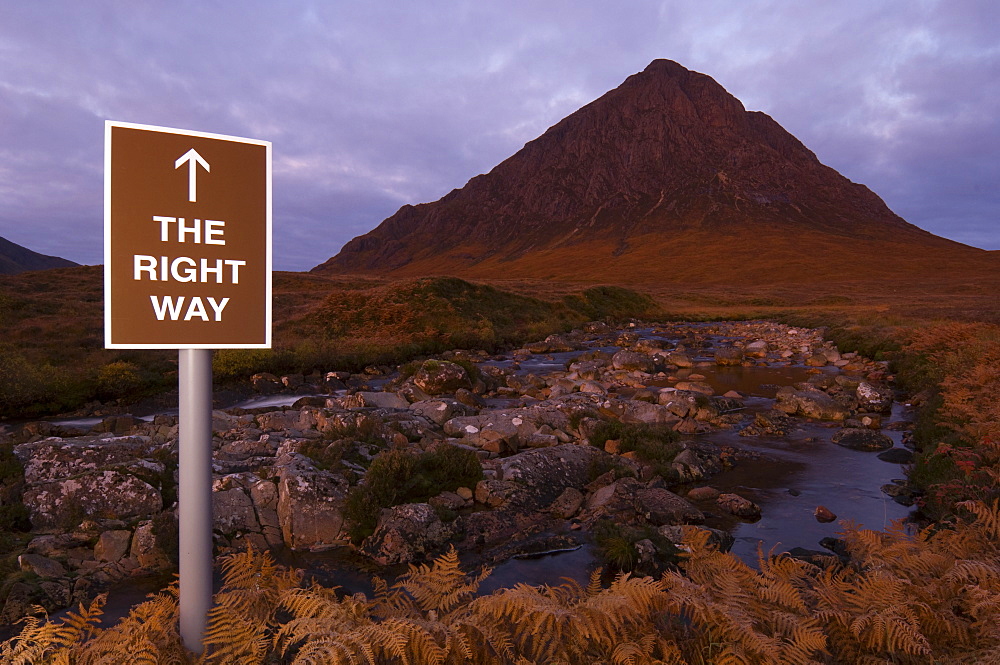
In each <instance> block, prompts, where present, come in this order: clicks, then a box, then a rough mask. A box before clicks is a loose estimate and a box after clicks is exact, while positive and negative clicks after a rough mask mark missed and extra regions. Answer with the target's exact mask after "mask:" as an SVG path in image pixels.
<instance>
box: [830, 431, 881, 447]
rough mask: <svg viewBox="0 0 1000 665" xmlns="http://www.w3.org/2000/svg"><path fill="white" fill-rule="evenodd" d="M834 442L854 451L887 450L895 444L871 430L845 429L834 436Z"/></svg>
mask: <svg viewBox="0 0 1000 665" xmlns="http://www.w3.org/2000/svg"><path fill="white" fill-rule="evenodd" d="M832 441H833V442H834V443H836V444H837V445H839V446H844V447H845V448H851V449H853V450H887V449H889V448H892V446H893V442H892V439H890V438H889V437H888V436H886V435H885V434H882V433H881V432H877V431H875V430H871V429H864V428H857V427H845V428H844V429H842V430H840V431H839V432H837V433H836V434H834V435H833V439H832Z"/></svg>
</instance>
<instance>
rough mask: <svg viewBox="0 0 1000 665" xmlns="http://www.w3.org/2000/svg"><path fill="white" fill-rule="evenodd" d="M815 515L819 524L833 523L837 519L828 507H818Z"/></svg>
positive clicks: (814, 512)
mask: <svg viewBox="0 0 1000 665" xmlns="http://www.w3.org/2000/svg"><path fill="white" fill-rule="evenodd" d="M813 515H814V516H815V517H816V521H817V522H832V521H833V520H835V519H837V516H836V515H835V514H834V513H833V511H832V510H830V509H829V508H827V507H826V506H816V510H815V511H813Z"/></svg>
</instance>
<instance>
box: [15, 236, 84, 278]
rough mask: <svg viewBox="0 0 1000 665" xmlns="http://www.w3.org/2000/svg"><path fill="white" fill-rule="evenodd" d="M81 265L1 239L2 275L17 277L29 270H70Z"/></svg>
mask: <svg viewBox="0 0 1000 665" xmlns="http://www.w3.org/2000/svg"><path fill="white" fill-rule="evenodd" d="M75 265H79V264H78V263H73V262H72V261H68V260H66V259H61V258H59V257H58V256H46V255H44V254H39V253H38V252H33V251H31V250H30V249H28V248H27V247H21V246H20V245H18V244H15V243H12V242H11V241H9V240H6V239H4V238H0V275H16V274H18V273H21V272H26V271H28V270H48V269H49V268H69V267H71V266H75Z"/></svg>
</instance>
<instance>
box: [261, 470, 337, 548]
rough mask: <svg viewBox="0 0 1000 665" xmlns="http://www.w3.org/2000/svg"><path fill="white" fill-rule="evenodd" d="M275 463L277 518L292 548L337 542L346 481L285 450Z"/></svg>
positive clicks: (334, 543) (322, 545)
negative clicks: (287, 453) (279, 462)
mask: <svg viewBox="0 0 1000 665" xmlns="http://www.w3.org/2000/svg"><path fill="white" fill-rule="evenodd" d="M283 459H284V460H285V463H284V464H282V465H281V466H279V467H278V507H277V510H278V519H279V521H280V522H281V530H282V535H283V537H284V540H285V544H286V545H287V546H288V547H290V548H292V549H308V548H317V547H328V546H330V545H336V544H341V543H342V539H341V531H342V529H343V526H344V516H343V507H344V500H345V499H346V497H347V490H348V482H347V479H345V478H344V477H343V476H341V475H338V474H334V473H331V472H329V471H319V470H316V468H315V467H314V466H313V465H312V463H311V462H310V461H308V460H307V459H306V458H304V457H303V456H301V455H297V454H294V453H292V454H289V455H287V456H286V458H283Z"/></svg>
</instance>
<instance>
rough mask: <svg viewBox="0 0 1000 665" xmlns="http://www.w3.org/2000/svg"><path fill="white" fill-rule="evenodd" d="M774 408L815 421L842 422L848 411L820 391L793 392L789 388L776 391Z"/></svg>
mask: <svg viewBox="0 0 1000 665" xmlns="http://www.w3.org/2000/svg"><path fill="white" fill-rule="evenodd" d="M775 408H776V409H778V410H779V411H783V412H785V413H787V414H790V415H797V416H805V417H806V418H815V419H817V420H844V419H845V418H846V417H847V416H848V415H849V414H848V409H847V408H845V407H844V406H843V405H842V404H840V403H839V402H837V400H835V399H834V398H833V397H831V396H830V395H827V394H826V393H825V392H822V391H820V390H795V389H794V388H792V387H790V386H784V387H782V388H780V389H778V392H777V403H776V404H775Z"/></svg>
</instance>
